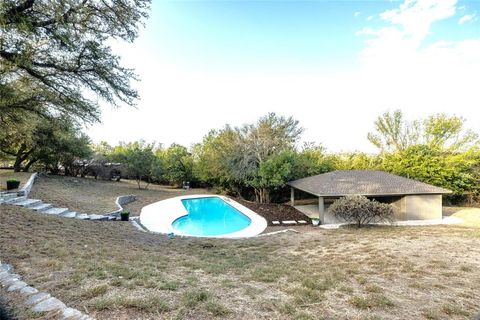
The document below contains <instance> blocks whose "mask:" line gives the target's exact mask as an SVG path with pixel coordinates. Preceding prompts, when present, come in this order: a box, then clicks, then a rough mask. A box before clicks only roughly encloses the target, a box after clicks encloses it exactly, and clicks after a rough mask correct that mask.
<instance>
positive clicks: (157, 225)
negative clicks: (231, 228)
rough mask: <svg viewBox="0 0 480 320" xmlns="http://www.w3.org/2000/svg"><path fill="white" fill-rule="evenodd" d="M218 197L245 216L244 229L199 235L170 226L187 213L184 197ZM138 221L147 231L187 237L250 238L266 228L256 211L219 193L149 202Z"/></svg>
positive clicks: (186, 196)
mask: <svg viewBox="0 0 480 320" xmlns="http://www.w3.org/2000/svg"><path fill="white" fill-rule="evenodd" d="M212 197H216V198H220V199H222V200H223V201H225V202H226V203H227V204H229V205H230V206H232V207H233V208H235V209H237V210H238V211H240V212H241V213H242V214H244V215H245V216H247V217H248V218H249V219H250V220H251V223H250V224H249V225H248V226H247V227H246V228H244V229H242V230H239V231H235V232H231V233H226V234H219V235H214V236H199V235H190V234H183V233H179V232H178V231H174V230H173V227H172V223H173V221H175V220H176V219H178V218H180V217H183V216H185V215H187V214H188V211H187V209H186V208H185V207H184V206H183V203H182V200H184V199H198V198H212ZM140 223H141V224H142V226H143V227H145V228H146V229H147V230H148V231H151V232H156V233H162V234H171V233H173V234H174V235H178V236H188V237H197V238H223V239H225V238H228V239H238V238H250V237H254V236H257V235H259V234H260V233H262V232H263V231H264V230H265V229H266V228H267V220H265V218H263V217H262V216H260V215H259V214H257V213H256V212H254V211H252V210H250V209H248V208H247V207H245V206H243V205H241V204H240V203H238V202H236V201H234V200H232V199H230V198H228V197H225V196H220V195H215V194H202V195H200V194H195V195H185V196H179V197H174V198H170V199H166V200H162V201H158V202H155V203H152V204H149V205H147V206H145V207H143V208H142V210H141V212H140Z"/></svg>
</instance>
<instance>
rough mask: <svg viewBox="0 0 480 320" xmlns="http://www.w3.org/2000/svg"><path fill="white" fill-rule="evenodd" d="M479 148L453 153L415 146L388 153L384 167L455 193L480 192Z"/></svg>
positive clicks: (424, 146)
mask: <svg viewBox="0 0 480 320" xmlns="http://www.w3.org/2000/svg"><path fill="white" fill-rule="evenodd" d="M479 160H480V150H479V149H477V148H472V149H469V150H467V151H465V152H450V151H445V150H441V149H439V148H436V147H431V146H428V145H416V146H411V147H408V148H407V149H406V150H404V151H402V152H397V153H391V154H386V155H385V156H384V158H383V161H382V169H383V170H385V171H388V172H392V173H395V174H398V175H401V176H405V177H409V178H412V179H416V180H419V181H423V182H425V183H429V184H433V185H436V186H439V187H444V188H447V189H450V190H452V191H453V193H454V194H455V195H465V194H466V193H469V192H473V193H474V194H477V193H478V188H479V187H478V186H479V183H480V176H479V171H478V164H479V163H480V162H479Z"/></svg>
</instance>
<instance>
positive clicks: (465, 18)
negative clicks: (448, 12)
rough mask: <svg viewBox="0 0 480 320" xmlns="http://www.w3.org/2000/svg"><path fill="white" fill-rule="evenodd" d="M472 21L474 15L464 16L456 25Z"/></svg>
mask: <svg viewBox="0 0 480 320" xmlns="http://www.w3.org/2000/svg"><path fill="white" fill-rule="evenodd" d="M474 20H476V19H475V14H466V15H464V16H462V17H461V18H460V19H459V20H458V23H459V24H464V23H465V22H469V21H474Z"/></svg>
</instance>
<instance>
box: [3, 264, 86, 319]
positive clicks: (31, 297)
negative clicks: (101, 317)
mask: <svg viewBox="0 0 480 320" xmlns="http://www.w3.org/2000/svg"><path fill="white" fill-rule="evenodd" d="M0 284H1V285H2V287H3V288H4V289H6V291H7V292H11V293H15V292H16V293H18V294H19V295H20V297H21V299H22V300H23V301H22V302H23V304H25V305H26V306H27V307H29V308H31V310H32V311H33V312H52V313H56V314H58V315H59V316H60V317H61V318H62V319H65V320H67V319H68V320H93V318H91V317H89V316H88V315H86V314H84V313H82V312H81V311H80V310H77V309H74V308H69V307H67V306H66V305H65V304H64V303H63V302H62V301H60V300H58V299H57V298H55V297H52V296H51V295H50V294H48V293H46V292H40V291H38V290H37V289H35V288H34V287H32V286H29V285H28V284H27V283H26V282H24V281H22V277H21V276H20V275H18V274H15V273H13V267H12V266H11V265H9V264H5V263H3V264H2V263H1V262H0Z"/></svg>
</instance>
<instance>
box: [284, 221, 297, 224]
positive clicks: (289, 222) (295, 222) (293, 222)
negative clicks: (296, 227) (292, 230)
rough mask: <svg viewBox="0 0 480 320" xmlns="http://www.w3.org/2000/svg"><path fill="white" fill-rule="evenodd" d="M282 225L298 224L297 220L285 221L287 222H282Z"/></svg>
mask: <svg viewBox="0 0 480 320" xmlns="http://www.w3.org/2000/svg"><path fill="white" fill-rule="evenodd" d="M282 224H297V221H295V220H285V221H282Z"/></svg>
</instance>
